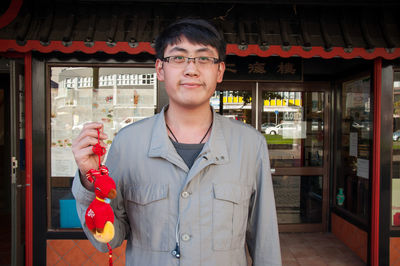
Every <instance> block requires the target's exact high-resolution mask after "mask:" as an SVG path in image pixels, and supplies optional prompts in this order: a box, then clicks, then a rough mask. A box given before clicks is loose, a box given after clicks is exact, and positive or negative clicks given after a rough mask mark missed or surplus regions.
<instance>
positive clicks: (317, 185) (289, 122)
mask: <svg viewBox="0 0 400 266" xmlns="http://www.w3.org/2000/svg"><path fill="white" fill-rule="evenodd" d="M257 85H258V86H257V90H258V111H259V112H258V114H259V115H258V125H260V126H258V130H260V132H261V133H262V134H263V135H264V136H265V138H266V140H267V144H268V149H269V157H270V162H271V169H272V181H273V186H274V193H275V201H276V208H277V215H278V223H279V229H280V231H301V232H311V231H326V225H327V213H328V206H329V204H328V199H329V195H328V191H329V189H328V187H329V177H328V174H329V158H328V157H329V152H328V148H329V135H328V134H329V131H328V126H329V92H328V88H329V85H328V84H325V83H324V84H315V83H311V84H307V83H299V84H297V83H295V84H294V83H259V84H257Z"/></svg>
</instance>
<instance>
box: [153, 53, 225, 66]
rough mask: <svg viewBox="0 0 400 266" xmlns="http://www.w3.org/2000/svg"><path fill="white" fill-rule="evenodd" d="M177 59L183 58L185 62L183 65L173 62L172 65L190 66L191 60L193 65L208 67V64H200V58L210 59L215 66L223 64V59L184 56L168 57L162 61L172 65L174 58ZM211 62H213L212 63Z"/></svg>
mask: <svg viewBox="0 0 400 266" xmlns="http://www.w3.org/2000/svg"><path fill="white" fill-rule="evenodd" d="M176 57H183V58H184V59H185V60H184V61H183V62H182V63H177V62H173V63H172V64H175V65H182V66H183V65H185V64H189V61H190V60H192V61H193V63H194V64H195V65H208V64H202V63H199V59H200V58H208V59H209V61H210V62H211V63H212V64H214V65H215V64H218V63H221V62H222V60H221V59H219V58H215V57H212V56H196V57H188V56H182V55H172V56H166V57H163V58H161V61H163V62H167V63H170V60H171V58H172V59H173V58H176ZM211 60H212V61H211Z"/></svg>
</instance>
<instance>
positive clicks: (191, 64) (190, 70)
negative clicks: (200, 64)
mask: <svg viewBox="0 0 400 266" xmlns="http://www.w3.org/2000/svg"><path fill="white" fill-rule="evenodd" d="M198 74H199V70H198V68H197V64H196V62H195V60H194V58H188V61H187V63H186V66H185V75H189V76H197V75H198Z"/></svg>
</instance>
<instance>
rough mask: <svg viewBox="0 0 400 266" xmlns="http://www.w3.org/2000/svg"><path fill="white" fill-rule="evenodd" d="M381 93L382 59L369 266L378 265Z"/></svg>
mask: <svg viewBox="0 0 400 266" xmlns="http://www.w3.org/2000/svg"><path fill="white" fill-rule="evenodd" d="M381 93H382V58H376V59H375V61H374V129H375V130H374V139H373V162H372V169H373V172H372V188H371V192H372V204H371V265H372V266H378V265H379V198H380V170H381V166H380V164H381V156H380V151H381V142H380V141H381V131H380V130H381Z"/></svg>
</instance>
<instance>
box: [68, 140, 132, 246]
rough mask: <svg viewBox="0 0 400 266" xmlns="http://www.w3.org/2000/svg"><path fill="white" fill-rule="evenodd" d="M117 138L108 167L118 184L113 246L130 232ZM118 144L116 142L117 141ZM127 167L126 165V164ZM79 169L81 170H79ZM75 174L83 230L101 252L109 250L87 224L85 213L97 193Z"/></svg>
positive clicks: (79, 214)
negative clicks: (87, 187) (88, 188)
mask: <svg viewBox="0 0 400 266" xmlns="http://www.w3.org/2000/svg"><path fill="white" fill-rule="evenodd" d="M115 142H116V140H115V139H114V142H113V144H112V146H111V148H110V151H109V153H108V155H107V163H106V165H107V167H108V168H109V171H110V176H111V177H112V178H113V179H114V181H115V183H116V186H117V197H116V198H115V199H113V200H111V207H112V209H113V211H114V230H115V235H114V238H113V239H112V240H111V242H110V245H111V247H112V248H116V247H118V246H120V245H121V244H122V242H123V241H124V239H125V237H126V236H127V234H129V230H130V229H129V223H128V221H127V216H126V212H125V207H124V201H123V189H122V188H123V185H122V182H121V180H122V178H121V175H122V174H123V167H121V166H120V165H119V162H121V160H120V159H119V156H120V154H119V152H118V148H117V145H114V143H115ZM115 144H116V143H115ZM125 168H126V166H125ZM78 171H79V170H78ZM78 171H77V173H76V174H75V177H74V180H73V183H72V194H73V195H74V197H75V200H76V210H77V212H78V217H79V219H80V222H81V224H82V228H83V231H84V232H85V234H86V236H87V238H88V239H89V240H90V242H91V243H92V244H93V246H94V247H95V248H96V249H97V250H99V251H101V252H108V248H107V245H106V244H103V243H100V242H98V241H97V240H96V239H95V238H94V237H93V236H92V233H91V232H90V231H89V229H88V228H87V226H86V224H85V213H86V209H87V208H88V206H89V205H90V203H91V202H92V201H93V199H94V198H95V194H94V192H92V191H89V190H87V189H86V188H85V187H84V186H83V185H82V183H81V180H80V178H79V172H78Z"/></svg>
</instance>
